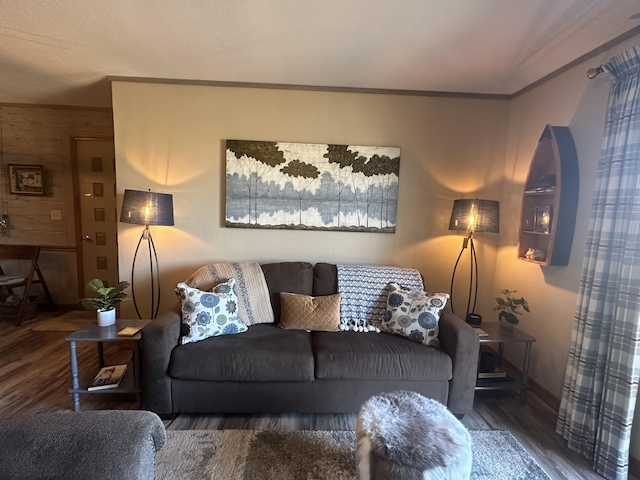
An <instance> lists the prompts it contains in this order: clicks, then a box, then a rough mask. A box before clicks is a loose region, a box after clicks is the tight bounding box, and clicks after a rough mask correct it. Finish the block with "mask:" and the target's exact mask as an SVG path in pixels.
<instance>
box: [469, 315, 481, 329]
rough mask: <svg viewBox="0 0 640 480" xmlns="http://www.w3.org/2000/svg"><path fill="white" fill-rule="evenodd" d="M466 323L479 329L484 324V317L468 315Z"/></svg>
mask: <svg viewBox="0 0 640 480" xmlns="http://www.w3.org/2000/svg"><path fill="white" fill-rule="evenodd" d="M465 321H466V322H467V323H468V324H469V325H475V326H476V327H479V326H480V324H481V323H482V315H479V314H477V313H467V318H466V319H465Z"/></svg>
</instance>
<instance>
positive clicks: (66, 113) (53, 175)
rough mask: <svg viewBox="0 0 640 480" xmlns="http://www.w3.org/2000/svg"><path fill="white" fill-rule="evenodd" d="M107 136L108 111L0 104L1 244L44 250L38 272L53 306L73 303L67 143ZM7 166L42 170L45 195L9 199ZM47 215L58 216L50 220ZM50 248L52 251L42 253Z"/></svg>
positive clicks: (110, 122) (109, 126)
mask: <svg viewBox="0 0 640 480" xmlns="http://www.w3.org/2000/svg"><path fill="white" fill-rule="evenodd" d="M104 135H108V136H112V135H113V113H112V110H111V109H107V108H76V107H63V106H45V105H22V104H7V103H0V218H1V216H2V215H8V217H9V228H8V229H3V228H0V243H4V244H34V245H41V246H43V247H45V248H44V251H43V253H42V254H41V268H43V274H44V276H45V278H46V280H47V284H48V285H49V287H50V289H51V290H52V294H53V296H54V299H55V300H56V302H59V303H61V304H67V303H75V301H77V296H78V295H77V294H78V288H77V285H74V286H71V285H69V281H70V280H72V282H73V283H77V282H76V280H75V279H76V271H75V268H76V261H75V243H76V240H75V227H74V215H75V211H74V202H73V175H72V170H71V138H72V137H74V136H104ZM9 164H25V165H31V164H35V165H43V166H44V168H45V171H46V175H45V195H44V196H24V195H11V194H9V179H8V168H7V165H9ZM51 210H60V211H61V212H62V219H61V220H52V219H51ZM47 247H51V248H47Z"/></svg>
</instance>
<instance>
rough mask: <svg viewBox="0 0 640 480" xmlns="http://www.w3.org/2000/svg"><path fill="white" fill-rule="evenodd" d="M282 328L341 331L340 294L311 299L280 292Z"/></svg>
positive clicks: (280, 325) (280, 324)
mask: <svg viewBox="0 0 640 480" xmlns="http://www.w3.org/2000/svg"><path fill="white" fill-rule="evenodd" d="M280 305H281V309H282V311H281V313H280V323H279V324H278V326H279V327H280V328H286V329H293V330H322V331H325V332H337V331H338V330H340V294H339V293H336V294H335V295H326V296H322V297H310V296H308V295H299V294H297V293H285V292H280Z"/></svg>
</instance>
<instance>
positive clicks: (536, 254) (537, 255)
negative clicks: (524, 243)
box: [524, 248, 547, 261]
mask: <svg viewBox="0 0 640 480" xmlns="http://www.w3.org/2000/svg"><path fill="white" fill-rule="evenodd" d="M524 258H526V259H527V260H536V261H543V260H544V259H545V258H547V252H545V251H544V250H542V249H541V248H530V249H529V250H527V251H526V253H525V254H524Z"/></svg>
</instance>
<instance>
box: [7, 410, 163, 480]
mask: <svg viewBox="0 0 640 480" xmlns="http://www.w3.org/2000/svg"><path fill="white" fill-rule="evenodd" d="M165 440H166V432H165V428H164V425H163V423H162V420H160V418H158V416H157V415H156V414H154V413H152V412H146V411H127V410H121V411H119V410H114V411H109V410H104V411H89V412H62V413H43V414H38V415H29V416H27V415H20V416H14V417H11V418H4V419H0V478H2V479H3V480H11V479H16V480H17V479H20V480H32V479H50V480H53V479H60V480H62V479H64V480H86V479H89V478H90V479H92V480H122V479H127V480H153V478H154V475H155V455H156V452H158V451H159V450H160V449H161V448H162V447H163V445H164V443H165Z"/></svg>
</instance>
